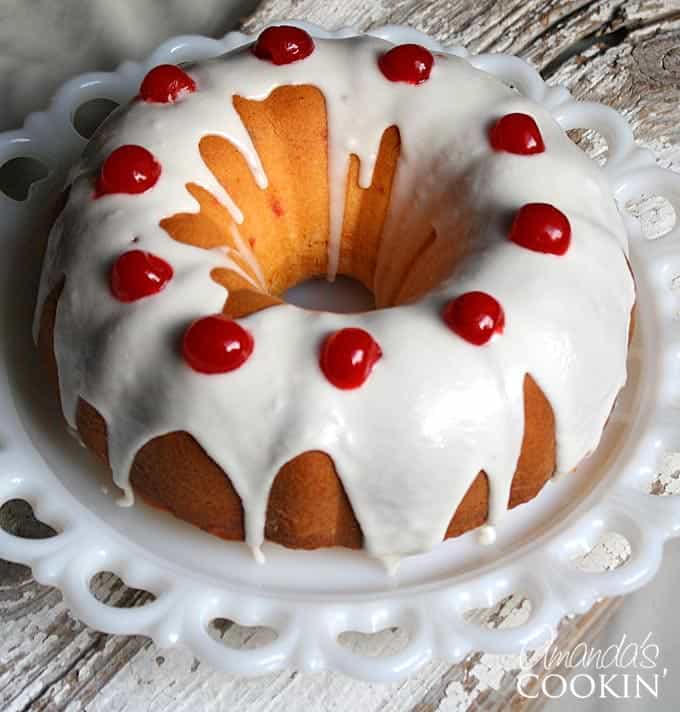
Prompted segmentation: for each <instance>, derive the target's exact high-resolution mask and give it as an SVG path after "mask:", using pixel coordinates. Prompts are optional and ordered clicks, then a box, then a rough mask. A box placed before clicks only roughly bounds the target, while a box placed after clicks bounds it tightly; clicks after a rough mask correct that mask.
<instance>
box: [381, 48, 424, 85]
mask: <svg viewBox="0 0 680 712" xmlns="http://www.w3.org/2000/svg"><path fill="white" fill-rule="evenodd" d="M433 64H434V57H433V56H432V53H431V52H430V51H428V50H427V49H425V47H421V46H420V45H417V44H403V45H397V46H396V47H393V48H392V49H391V50H389V51H388V52H385V54H383V55H381V57H380V59H379V60H378V66H379V67H380V71H381V72H382V73H383V74H384V75H385V76H386V77H387V78H388V79H389V80H390V81H391V82H406V83H407V84H422V83H423V82H424V81H426V80H427V79H429V78H430V72H431V71H432V65H433Z"/></svg>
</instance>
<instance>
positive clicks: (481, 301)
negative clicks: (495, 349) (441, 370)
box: [443, 292, 505, 346]
mask: <svg viewBox="0 0 680 712" xmlns="http://www.w3.org/2000/svg"><path fill="white" fill-rule="evenodd" d="M443 317H444V322H445V323H446V325H447V326H448V327H449V329H451V331H453V332H455V333H456V334H458V336H460V337H462V338H463V339H465V340H466V341H468V342H469V343H471V344H474V345H475V346H483V345H484V344H486V343H487V341H489V339H491V337H492V336H493V335H494V334H500V333H501V332H502V331H503V328H504V327H505V314H504V313H503V308H502V307H501V305H500V304H499V303H498V302H497V301H496V300H495V299H494V298H493V297H492V296H491V295H490V294H487V293H486V292H466V293H465V294H461V295H460V296H459V297H456V298H455V299H453V300H451V301H450V302H449V303H448V304H447V305H446V306H445V307H444V312H443Z"/></svg>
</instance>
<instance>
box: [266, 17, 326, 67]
mask: <svg viewBox="0 0 680 712" xmlns="http://www.w3.org/2000/svg"><path fill="white" fill-rule="evenodd" d="M313 51H314V40H313V39H312V37H311V35H309V33H307V32H305V31H304V30H301V29H300V28H299V27H292V26H291V25H277V26H276V27H268V28H267V29H266V30H264V31H263V32H262V33H261V34H260V36H259V37H258V38H257V41H256V42H255V44H254V45H253V54H254V55H255V56H256V57H257V58H258V59H264V60H265V61H267V62H271V63H272V64H277V65H281V64H291V63H292V62H298V61H299V60H301V59H304V58H305V57H309V55H310V54H311V53H312V52H313Z"/></svg>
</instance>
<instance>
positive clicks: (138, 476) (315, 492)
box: [38, 287, 555, 549]
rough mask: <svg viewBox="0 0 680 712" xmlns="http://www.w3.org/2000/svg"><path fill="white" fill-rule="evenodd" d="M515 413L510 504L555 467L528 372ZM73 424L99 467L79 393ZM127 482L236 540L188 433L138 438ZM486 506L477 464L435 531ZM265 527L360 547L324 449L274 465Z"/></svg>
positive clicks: (278, 537)
mask: <svg viewBox="0 0 680 712" xmlns="http://www.w3.org/2000/svg"><path fill="white" fill-rule="evenodd" d="M60 292H61V287H59V288H58V289H56V290H55V291H54V292H53V293H52V294H51V295H50V297H49V298H48V300H47V301H46V303H45V307H44V309H43V316H42V321H41V328H40V335H39V340H38V344H39V349H40V352H41V357H42V359H43V362H44V363H45V364H47V365H48V373H49V374H50V376H51V379H52V381H53V383H54V384H55V386H56V384H57V382H58V380H57V379H58V373H57V365H56V360H55V357H54V324H55V318H56V311H57V304H58V300H59V294H60ZM239 315H242V314H239ZM524 415H525V431H524V438H523V441H522V450H521V453H520V457H519V461H518V463H517V470H516V471H515V475H514V477H513V480H512V486H511V490H510V499H509V501H508V508H509V509H512V508H513V507H516V506H518V505H520V504H522V503H524V502H528V501H529V500H531V499H533V498H534V497H535V496H536V495H537V494H538V493H539V492H540V491H541V489H542V488H543V486H544V485H545V483H546V482H547V481H548V480H549V479H550V477H551V476H552V474H553V472H554V470H555V426H554V416H553V412H552V408H551V407H550V403H549V402H548V400H547V398H546V397H545V395H544V394H543V392H542V391H541V389H540V388H539V387H538V385H537V384H536V382H535V381H534V379H533V378H531V376H530V375H527V376H526V377H525V379H524ZM77 426H78V433H79V434H80V437H81V439H82V441H83V443H84V444H85V445H86V446H87V448H88V449H89V450H91V451H92V452H93V453H94V454H95V455H96V456H97V458H98V459H99V460H100V461H101V462H102V463H103V464H104V465H105V466H107V467H108V464H109V463H108V447H107V428H106V421H105V420H104V418H102V416H101V415H100V414H99V413H98V412H97V410H96V409H95V408H93V407H92V405H90V404H89V403H87V402H86V401H85V400H82V399H81V400H80V402H79V405H78V412H77ZM130 482H131V484H132V487H133V489H134V492H135V494H136V495H138V496H139V497H141V498H142V499H143V500H144V502H146V503H147V504H148V505H150V506H152V507H154V508H156V509H160V510H163V511H166V512H170V513H171V514H173V515H174V516H176V517H178V518H179V519H182V520H184V521H186V522H188V523H189V524H193V525H194V526H197V527H199V528H200V529H203V530H204V531H207V532H209V533H210V534H213V535H215V536H218V537H220V538H222V539H227V540H232V541H244V540H245V529H244V517H243V506H242V504H241V499H240V498H239V496H238V494H237V492H236V490H235V489H234V487H233V485H232V484H231V480H230V479H229V475H228V474H227V473H225V472H224V471H223V470H221V469H220V468H219V467H218V466H217V465H216V464H215V462H214V461H213V460H212V459H211V458H210V457H209V456H208V455H207V454H206V452H205V450H204V449H203V448H202V447H201V446H200V444H199V443H198V442H197V441H196V439H195V438H194V437H193V436H192V435H190V434H189V433H186V432H175V433H168V434H167V435H163V436H161V437H158V438H154V439H153V440H151V441H150V442H149V443H147V444H146V445H145V446H144V447H143V448H142V449H141V450H140V451H139V452H138V453H137V456H136V457H135V460H134V463H133V465H132V470H131V474H130ZM488 507H489V480H488V477H487V476H486V474H485V473H484V472H480V473H479V474H478V475H477V477H476V478H475V479H474V481H473V482H472V484H471V485H470V487H469V488H468V491H467V493H466V494H465V496H464V497H463V499H462V501H461V503H460V504H459V505H458V508H457V509H456V511H455V512H453V513H452V516H451V522H450V523H449V526H448V528H447V530H446V535H445V537H444V538H446V539H448V538H452V537H457V536H460V535H461V534H464V533H465V532H467V531H469V530H471V529H476V528H477V527H479V526H481V525H483V524H484V523H485V522H486V519H487V516H488ZM265 537H266V539H267V540H269V541H273V542H276V543H277V544H281V545H283V546H286V547H289V548H293V549H316V548H320V547H330V546H344V547H347V548H351V549H360V548H361V547H362V543H363V536H362V533H361V527H360V525H359V523H358V521H357V519H356V517H355V516H354V512H353V511H352V505H351V503H350V501H349V499H348V497H347V494H346V492H345V489H344V487H343V485H342V482H341V480H340V478H339V477H338V474H337V472H336V469H335V466H334V464H333V461H332V459H331V458H330V457H329V456H328V455H327V454H326V453H323V452H320V451H309V452H304V453H300V455H299V456H298V457H296V458H294V459H293V460H291V461H290V462H288V463H287V464H286V465H284V466H283V467H282V468H281V470H280V471H279V473H278V475H277V476H276V479H275V480H274V483H273V485H272V488H271V491H270V494H269V503H268V507H267V518H266V524H265Z"/></svg>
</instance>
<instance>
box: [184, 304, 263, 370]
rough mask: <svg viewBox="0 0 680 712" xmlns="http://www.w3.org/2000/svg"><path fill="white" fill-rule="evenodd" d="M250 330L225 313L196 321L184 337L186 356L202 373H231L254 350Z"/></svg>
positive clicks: (192, 365) (185, 358)
mask: <svg viewBox="0 0 680 712" xmlns="http://www.w3.org/2000/svg"><path fill="white" fill-rule="evenodd" d="M254 346H255V342H254V341H253V337H252V336H251V334H250V332H248V331H246V330H245V329H244V328H243V327H242V326H241V325H240V324H238V323H237V322H235V321H234V320H233V319H230V318H229V317H228V316H226V315H224V314H213V315H211V316H206V317H203V318H202V319H198V320H197V321H195V322H194V323H193V324H192V325H191V326H190V327H189V328H188V329H187V330H186V332H185V334H184V339H183V341H182V353H183V355H184V360H185V361H186V362H187V363H188V364H189V366H191V368H193V369H194V371H198V372H199V373H208V374H215V373H228V372H229V371H234V370H235V369H237V368H240V367H241V366H242V365H243V364H244V363H245V362H246V361H247V360H248V359H249V358H250V355H251V354H252V353H253V348H254Z"/></svg>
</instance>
